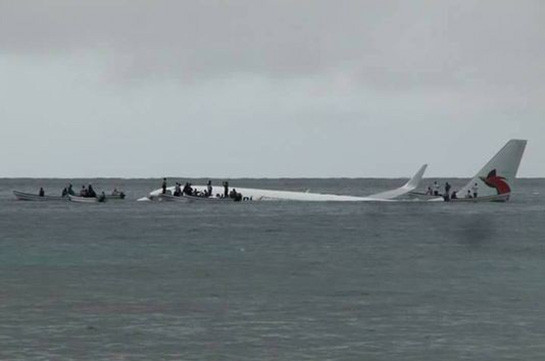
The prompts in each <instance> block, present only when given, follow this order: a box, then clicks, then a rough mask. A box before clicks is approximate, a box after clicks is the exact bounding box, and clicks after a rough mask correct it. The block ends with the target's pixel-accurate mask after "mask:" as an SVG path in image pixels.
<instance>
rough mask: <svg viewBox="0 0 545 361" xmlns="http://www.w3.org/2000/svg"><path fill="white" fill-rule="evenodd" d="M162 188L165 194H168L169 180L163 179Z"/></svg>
mask: <svg viewBox="0 0 545 361" xmlns="http://www.w3.org/2000/svg"><path fill="white" fill-rule="evenodd" d="M161 188H162V189H163V194H166V193H167V179H166V178H163V184H162V185H161Z"/></svg>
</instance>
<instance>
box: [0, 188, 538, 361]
mask: <svg viewBox="0 0 545 361" xmlns="http://www.w3.org/2000/svg"><path fill="white" fill-rule="evenodd" d="M68 181H69V180H62V179H47V180H39V179H3V180H0V359H1V360H237V361H239V360H404V361H405V360H415V361H416V360H418V361H422V360H543V359H544V357H545V237H544V236H545V198H544V195H545V180H543V179H522V180H520V181H519V182H518V184H517V186H516V189H515V194H514V195H513V197H512V200H511V201H510V202H508V203H504V204H502V203H483V204H449V203H424V202H399V203H397V202H396V203H336V202H327V203H302V202H301V203H299V202H246V203H244V202H243V203H234V202H233V203H231V202H226V203H221V204H208V203H206V204H201V203H195V204H178V203H153V202H135V201H134V200H135V199H137V198H139V197H141V196H144V195H146V194H147V193H148V192H149V191H150V190H152V189H156V188H158V187H159V185H160V180H154V179H152V180H125V179H96V180H91V181H89V180H71V181H72V182H73V183H74V185H76V188H79V186H81V184H83V183H89V182H92V183H93V184H94V186H95V189H97V190H99V191H100V190H102V189H104V190H106V191H108V190H111V189H112V188H113V187H114V186H116V187H118V188H121V189H123V190H125V192H126V193H127V195H128V199H127V200H125V201H119V202H114V201H112V202H109V203H105V204H72V203H34V202H21V201H16V200H15V199H14V197H13V195H12V194H11V191H12V190H14V189H18V190H22V191H32V192H37V189H38V188H39V187H40V186H43V187H44V188H45V189H46V193H58V192H59V191H60V189H62V188H63V187H64V185H65V184H66V183H67V182H68ZM197 182H198V181H196V180H195V181H194V183H197ZM401 183H403V181H402V180H391V179H388V180H386V179H289V180H288V179H273V180H259V179H241V180H232V181H231V185H233V186H239V187H243V186H244V187H262V188H277V189H292V190H306V189H311V190H312V191H316V192H327V193H338V194H355V195H366V194H371V193H374V192H377V191H381V190H385V189H389V188H393V187H396V186H398V185H399V184H401ZM453 183H454V185H455V186H459V185H461V184H463V183H464V180H460V179H458V180H453Z"/></svg>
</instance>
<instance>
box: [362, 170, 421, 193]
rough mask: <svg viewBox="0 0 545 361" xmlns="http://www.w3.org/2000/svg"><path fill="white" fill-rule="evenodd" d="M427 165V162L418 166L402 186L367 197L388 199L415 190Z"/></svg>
mask: <svg viewBox="0 0 545 361" xmlns="http://www.w3.org/2000/svg"><path fill="white" fill-rule="evenodd" d="M427 167H428V165H427V164H424V165H423V166H422V167H420V169H419V170H418V172H416V173H415V175H413V177H412V178H411V179H409V181H408V182H407V183H405V184H404V185H403V186H401V187H399V188H397V189H393V190H390V191H386V192H382V193H377V194H373V195H371V196H369V197H367V198H371V199H375V200H388V199H394V198H397V197H399V196H402V195H404V194H407V193H409V192H411V191H413V190H415V189H416V188H418V185H419V184H420V182H421V181H422V177H423V176H424V172H425V171H426V168H427Z"/></svg>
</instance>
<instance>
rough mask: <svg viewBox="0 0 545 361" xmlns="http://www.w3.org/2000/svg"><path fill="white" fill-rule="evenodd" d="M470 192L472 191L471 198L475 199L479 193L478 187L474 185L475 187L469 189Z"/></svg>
mask: <svg viewBox="0 0 545 361" xmlns="http://www.w3.org/2000/svg"><path fill="white" fill-rule="evenodd" d="M471 190H472V191H473V198H477V194H478V193H479V185H478V184H477V183H475V185H474V186H473V187H471Z"/></svg>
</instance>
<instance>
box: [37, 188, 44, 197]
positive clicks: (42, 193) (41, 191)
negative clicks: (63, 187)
mask: <svg viewBox="0 0 545 361" xmlns="http://www.w3.org/2000/svg"><path fill="white" fill-rule="evenodd" d="M38 195H39V196H40V197H43V196H45V192H44V189H43V188H42V187H40V192H38Z"/></svg>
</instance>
